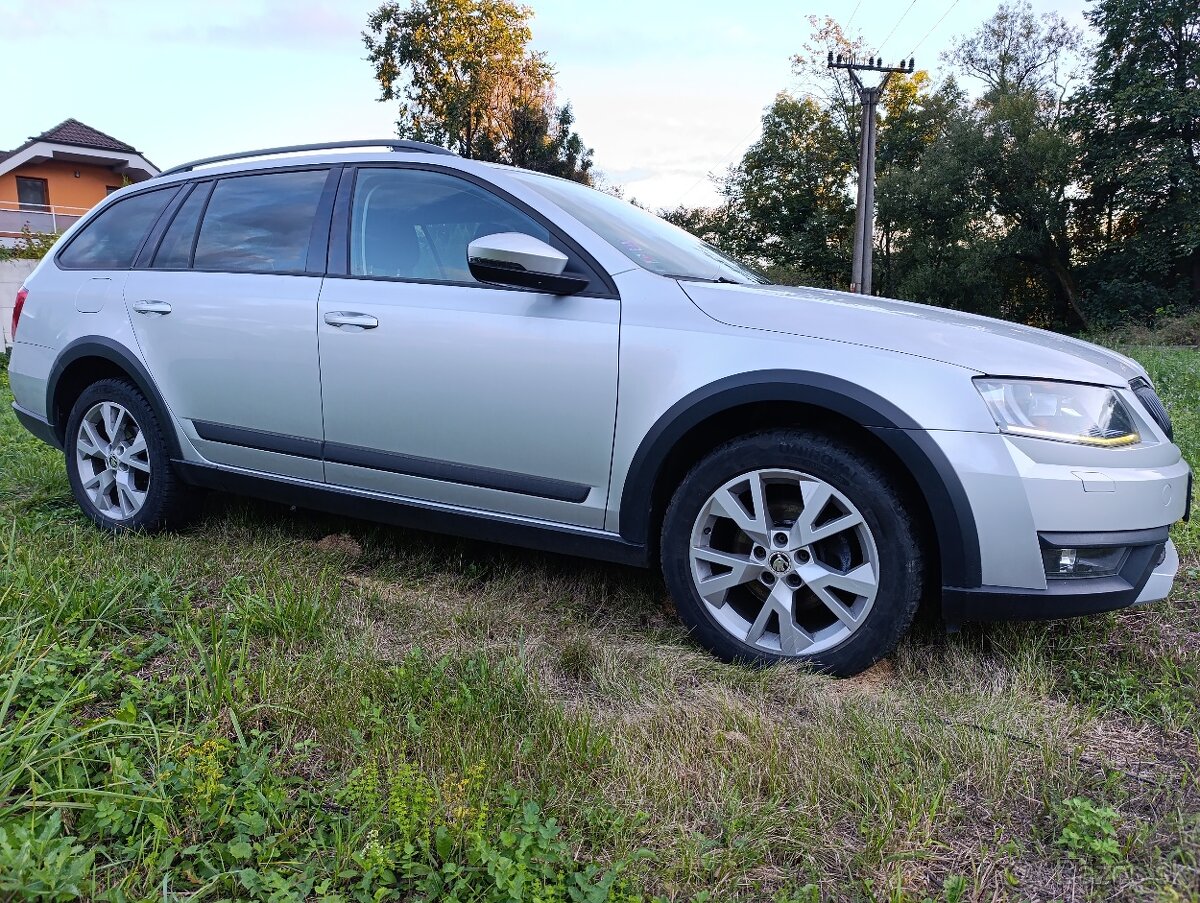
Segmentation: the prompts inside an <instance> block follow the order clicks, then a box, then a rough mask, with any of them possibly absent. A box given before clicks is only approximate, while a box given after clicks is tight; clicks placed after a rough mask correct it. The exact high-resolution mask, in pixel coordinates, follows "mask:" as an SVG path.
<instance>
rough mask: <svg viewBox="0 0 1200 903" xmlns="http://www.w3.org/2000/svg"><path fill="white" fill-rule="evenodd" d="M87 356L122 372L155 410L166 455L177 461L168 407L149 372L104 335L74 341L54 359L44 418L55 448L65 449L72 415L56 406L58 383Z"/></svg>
mask: <svg viewBox="0 0 1200 903" xmlns="http://www.w3.org/2000/svg"><path fill="white" fill-rule="evenodd" d="M89 357H94V358H100V359H101V360H104V361H108V362H109V363H111V364H115V365H116V366H117V367H119V368H120V369H121V370H123V371H124V372H125V375H126V377H128V379H129V381H130V382H132V383H133V384H134V386H136V387H137V390H138V391H139V392H141V393H142V395H144V396H145V398H146V400H147V401H148V402H149V403H150V407H151V408H153V409H154V416H155V417H157V418H158V423H159V426H161V427H162V433H163V436H164V437H165V438H166V440H167V450H168V452H169V453H170V455H171V456H172V457H176V458H178V457H179V456H180V450H179V436H178V435H176V433H175V426H174V422H173V421H172V420H171V417H170V416H169V413H168V411H167V407H166V405H165V404H164V403H163V400H162V396H161V395H160V394H159V392H158V389H157V388H156V387H155V385H154V380H153V379H152V378H151V377H150V373H149V371H147V370H146V368H145V367H144V366H143V365H142V362H141V361H139V360H138V359H137V358H136V357H134V356H133V354H131V353H130V352H129V350H128V349H126V348H125V347H124V346H122V345H120V344H118V343H117V342H114V341H113V340H112V339H110V338H107V337H105V336H82V337H80V338H78V339H75V341H73V342H71V343H70V344H69V345H67V347H65V348H64V349H63V350H62V352H61V353H60V354H59V355H58V357H57V358H56V359H55V361H54V366H53V367H51V368H50V376H49V378H48V379H47V380H46V411H47V418H46V419H47V420H48V421H49V423H50V426H51V427H52V429H53V430H54V436H55V438H56V439H57V440H58V447H59V448H63V447H65V446H66V430H67V418H68V417H69V416H70V414H71V412H70V411H60V410H58V409H57V405H56V404H55V396H56V395H57V393H58V384H59V381H60V380H61V379H62V375H63V373H65V372H66V370H67V368H68V367H70V366H71V364H73V363H75V362H76V361H79V360H82V359H84V358H89ZM102 378H103V377H102Z"/></svg>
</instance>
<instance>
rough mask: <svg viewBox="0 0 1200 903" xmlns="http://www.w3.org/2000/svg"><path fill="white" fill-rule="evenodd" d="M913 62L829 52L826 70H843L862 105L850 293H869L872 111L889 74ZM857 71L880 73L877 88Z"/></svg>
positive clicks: (872, 231) (872, 241) (908, 68)
mask: <svg viewBox="0 0 1200 903" xmlns="http://www.w3.org/2000/svg"><path fill="white" fill-rule="evenodd" d="M913 66H914V61H913V60H911V59H910V60H908V62H907V63H905V61H904V60H901V61H900V65H899V66H885V65H884V64H883V60H882V59H876V58H875V57H871V58H870V59H869V60H868V61H867V62H865V63H859V62H856V61H855V59H854V57H852V56H851V57H847V58H846V59H845V60H843V58H842V55H841V54H840V53H839V54H838V55H837V58H836V59H835V58H834V55H833V51H832V50H831V51H829V68H830V69H845V70H846V71H847V72H848V73H850V81H851V82H852V83H853V84H854V87H855V88H856V89H857V90H858V99H859V101H861V103H862V129H861V132H862V134H861V136H860V138H859V147H858V205H857V208H856V210H855V212H854V263H853V272H852V273H851V274H850V291H852V292H857V293H859V294H862V295H869V294H871V257H872V254H873V253H874V250H875V110H876V108H877V107H878V106H879V101H880V99H881V98H882V97H883V89H884V88H886V87H887V83H888V79H889V78H891V77H892V73H893V72H901V73H904V74H908V73H910V72H912V71H913ZM860 72H882V73H883V78H882V79H880V81H879V84H877V85H865V84H863V81H862V79H861V78H859V77H858V73H860Z"/></svg>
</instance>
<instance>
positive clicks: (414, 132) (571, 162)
mask: <svg viewBox="0 0 1200 903" xmlns="http://www.w3.org/2000/svg"><path fill="white" fill-rule="evenodd" d="M532 15H533V13H532V11H531V10H530V9H529V8H528V7H524V6H519V5H517V4H516V3H514V2H512V0H413V2H412V3H411V4H406V5H403V6H402V5H401V4H400V3H399V2H395V0H389V2H385V3H384V4H383V5H382V6H380V7H379V8H378V9H376V10H375V11H374V12H373V13H372V14H371V15H370V17H369V18H368V20H367V31H365V32H364V33H363V43H364V44H365V46H366V48H367V58H368V60H369V61H370V62H371V64H372V65H373V66H374V68H375V78H376V80H377V81H378V82H379V86H380V100H383V101H391V100H398V101H400V116H399V119H398V120H397V122H396V131H397V134H399V135H400V136H401V137H405V138H413V139H415V140H418V141H430V142H433V143H435V144H442V145H444V146H447V147H450V148H452V149H454V150H456V151H457V152H458V153H460V154H462V155H463V156H464V157H472V158H477V159H483V160H492V161H495V162H500V163H511V164H515V165H520V166H527V167H529V168H533V169H540V170H542V171H545V172H553V173H554V174H556V175H562V176H565V177H567V178H573V179H576V180H577V181H582V182H586V181H588V170H589V169H590V168H591V156H592V152H591V150H590V149H588V148H586V147H585V146H584V145H583V142H582V141H581V139H580V138H579V136H578V135H577V134H576V133H575V132H574V131H572V126H573V125H574V114H573V113H572V111H571V108H570V106H569V105H566V106H562V107H558V106H556V104H555V96H554V69H553V67H552V66H551V65H550V64H549V63H548V62H547V61H546V58H545V54H544V53H535V52H533V51H531V50H530V49H529V42H530V40H531V39H532V36H533V35H532V31H531V30H530V27H529V20H530V18H531V17H532Z"/></svg>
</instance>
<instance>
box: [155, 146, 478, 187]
mask: <svg viewBox="0 0 1200 903" xmlns="http://www.w3.org/2000/svg"><path fill="white" fill-rule="evenodd" d="M341 147H386V148H388V149H389V150H392V151H397V152H403V151H408V152H409V153H419V154H449V155H450V156H452V157H457V156H458V155H457V154H456V153H454V151H451V150H446V148H444V147H438V145H436V144H426V143H425V142H424V141H402V140H399V139H397V138H364V139H361V140H358V141H325V142H322V143H320V144H292V145H288V146H287V147H264V148H261V149H259V150H249V151H241V152H240V153H236V154H220V155H218V156H216V157H205V158H204V159H203V160H193V161H192V162H191V163H182V164H180V165H179V166H174V167H172V168H171V169H168V170H166V171H165V172H162V173H159V177H160V178H161V177H162V176H170V175H174V174H175V173H177V172H191V171H192V170H193V169H195V168H196V167H197V166H207V165H209V164H210V163H225V162H226V161H229V160H243V159H245V158H247V157H271V156H275V155H277V154H296V153H300V152H301V151H321V150H337V149H338V148H341Z"/></svg>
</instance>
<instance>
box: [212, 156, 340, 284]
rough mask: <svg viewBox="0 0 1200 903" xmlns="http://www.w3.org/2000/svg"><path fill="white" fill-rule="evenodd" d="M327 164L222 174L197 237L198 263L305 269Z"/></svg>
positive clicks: (246, 269)
mask: <svg viewBox="0 0 1200 903" xmlns="http://www.w3.org/2000/svg"><path fill="white" fill-rule="evenodd" d="M327 175H328V170H325V169H307V170H301V171H296V172H271V173H262V174H258V175H252V176H236V177H232V178H225V179H221V180H220V181H219V182H217V185H216V188H214V189H213V192H212V197H211V199H210V200H209V202H208V208H207V209H206V210H205V211H204V222H203V223H202V224H201V226H200V235H199V237H198V238H197V240H196V254H195V259H194V261H193V264H192V265H193V266H194V267H195V268H196V269H198V270H219V271H223V272H231V273H301V272H303V271H304V267H305V264H306V263H307V259H308V242H309V236H310V234H311V232H312V226H313V218H314V216H315V214H316V211H317V205H318V203H319V202H320V200H321V192H322V190H323V189H324V187H325V178H326V176H327Z"/></svg>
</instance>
